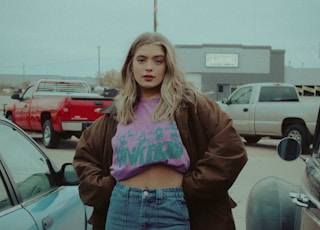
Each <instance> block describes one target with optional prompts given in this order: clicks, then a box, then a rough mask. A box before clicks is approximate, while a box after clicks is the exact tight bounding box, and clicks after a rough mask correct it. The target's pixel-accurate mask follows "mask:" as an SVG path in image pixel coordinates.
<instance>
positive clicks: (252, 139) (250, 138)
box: [243, 136, 261, 144]
mask: <svg viewBox="0 0 320 230" xmlns="http://www.w3.org/2000/svg"><path fill="white" fill-rule="evenodd" d="M243 138H244V139H245V140H246V142H247V143H248V144H255V143H257V142H258V141H260V139H261V137H258V136H244V137H243Z"/></svg>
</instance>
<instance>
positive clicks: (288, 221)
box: [246, 177, 299, 230]
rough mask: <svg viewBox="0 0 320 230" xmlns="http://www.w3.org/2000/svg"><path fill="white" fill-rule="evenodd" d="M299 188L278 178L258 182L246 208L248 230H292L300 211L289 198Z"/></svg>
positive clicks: (252, 190) (251, 192) (250, 194)
mask: <svg viewBox="0 0 320 230" xmlns="http://www.w3.org/2000/svg"><path fill="white" fill-rule="evenodd" d="M297 191H299V187H298V186H296V185H293V184H290V183H288V182H286V181H284V180H282V179H280V178H277V177H268V178H265V179H262V180H260V181H259V182H257V183H256V184H255V185H254V187H253V188H252V189H251V191H250V193H249V197H248V202H247V208H246V230H257V229H259V230H270V229H272V230H292V229H295V228H294V227H295V226H294V225H295V217H296V213H297V212H298V211H299V208H298V206H296V205H295V204H294V203H293V202H292V201H291V198H290V196H289V193H290V192H297Z"/></svg>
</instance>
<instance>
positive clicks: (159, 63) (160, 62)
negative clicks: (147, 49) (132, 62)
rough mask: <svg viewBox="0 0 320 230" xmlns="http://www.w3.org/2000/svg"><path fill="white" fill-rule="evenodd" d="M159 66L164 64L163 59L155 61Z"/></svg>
mask: <svg viewBox="0 0 320 230" xmlns="http://www.w3.org/2000/svg"><path fill="white" fill-rule="evenodd" d="M154 62H155V63H156V64H157V65H161V64H162V63H163V59H156V60H155V61H154Z"/></svg>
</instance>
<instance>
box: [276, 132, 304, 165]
mask: <svg viewBox="0 0 320 230" xmlns="http://www.w3.org/2000/svg"><path fill="white" fill-rule="evenodd" d="M277 152H278V155H279V157H280V158H281V159H283V160H285V161H293V160H296V159H297V158H298V157H299V156H300V154H301V145H300V142H299V141H298V140H296V139H294V138H291V137H286V138H283V139H281V141H280V142H279V144H278V145H277Z"/></svg>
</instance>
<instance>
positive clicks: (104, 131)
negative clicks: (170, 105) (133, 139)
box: [73, 96, 247, 230]
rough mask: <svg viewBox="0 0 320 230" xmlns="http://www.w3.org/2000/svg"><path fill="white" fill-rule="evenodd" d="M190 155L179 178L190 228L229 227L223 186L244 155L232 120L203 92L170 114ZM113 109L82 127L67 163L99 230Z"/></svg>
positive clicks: (108, 183) (107, 189)
mask: <svg viewBox="0 0 320 230" xmlns="http://www.w3.org/2000/svg"><path fill="white" fill-rule="evenodd" d="M175 120H176V123H177V126H178V128H179V131H180V135H181V138H182V141H183V143H184V145H185V147H186V149H187V151H188V154H189V156H190V168H189V170H188V172H187V173H186V174H185V176H184V179H183V185H182V186H183V189H184V193H185V198H186V200H187V203H188V207H189V214H190V223H191V230H212V229H215V230H219V229H221V230H229V229H230V230H232V229H235V225H234V220H233V216H232V212H231V208H233V207H235V206H236V204H235V202H234V201H233V200H232V199H231V198H230V197H229V195H228V190H229V188H230V187H231V186H232V184H233V183H234V181H235V180H236V178H237V176H238V175H239V173H240V171H241V170H242V168H243V167H244V165H245V163H246V162H247V153H246V150H245V147H244V144H243V142H242V140H241V139H240V136H239V135H238V133H237V132H236V130H235V129H234V128H233V126H232V120H231V119H230V118H229V117H228V116H227V115H226V114H225V113H224V112H222V111H221V109H220V108H219V106H218V105H217V104H216V103H215V102H213V101H212V100H210V99H209V98H207V97H205V96H198V97H197V104H196V105H193V104H188V103H185V104H183V106H182V109H181V110H180V112H179V113H177V114H176V117H175ZM116 127H117V122H116V120H115V112H114V111H113V112H111V113H107V114H106V115H105V116H102V117H101V118H99V119H98V120H96V122H94V123H93V124H92V125H91V126H90V127H89V128H87V129H86V130H85V131H84V132H83V134H82V136H81V138H80V140H79V142H78V145H77V148H76V153H75V156H74V160H73V165H74V167H75V169H76V171H77V174H78V176H79V180H80V184H79V193H80V197H81V199H82V201H83V202H84V203H85V204H86V205H90V206H94V211H93V215H92V216H91V218H90V220H89V222H90V223H91V224H93V227H94V229H104V225H105V221H106V213H107V209H108V204H109V198H110V196H111V192H112V189H113V187H114V185H115V180H114V178H113V177H112V176H110V170H109V168H110V165H111V163H112V156H113V154H112V146H111V138H112V137H113V136H114V134H115V132H116Z"/></svg>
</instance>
